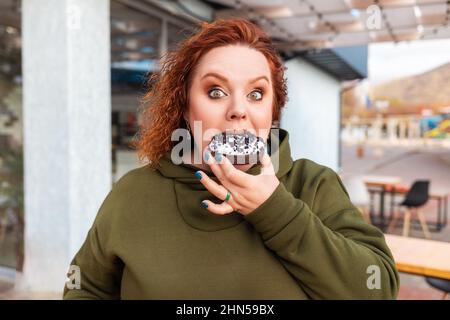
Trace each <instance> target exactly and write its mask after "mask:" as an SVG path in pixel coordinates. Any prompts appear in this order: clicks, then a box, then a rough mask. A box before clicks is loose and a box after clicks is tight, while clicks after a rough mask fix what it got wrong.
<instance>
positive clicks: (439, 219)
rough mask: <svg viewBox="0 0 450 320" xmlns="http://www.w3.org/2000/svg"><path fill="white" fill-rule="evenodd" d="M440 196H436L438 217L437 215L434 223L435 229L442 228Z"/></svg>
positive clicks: (439, 229)
mask: <svg viewBox="0 0 450 320" xmlns="http://www.w3.org/2000/svg"><path fill="white" fill-rule="evenodd" d="M441 215H442V197H439V198H438V217H437V224H436V229H437V231H441V229H442V218H441Z"/></svg>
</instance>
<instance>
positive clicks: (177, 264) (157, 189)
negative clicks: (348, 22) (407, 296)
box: [64, 20, 399, 299]
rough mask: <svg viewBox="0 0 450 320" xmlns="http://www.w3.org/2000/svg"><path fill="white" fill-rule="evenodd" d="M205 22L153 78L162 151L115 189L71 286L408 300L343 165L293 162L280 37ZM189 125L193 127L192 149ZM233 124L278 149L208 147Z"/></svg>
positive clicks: (155, 138) (150, 150)
mask: <svg viewBox="0 0 450 320" xmlns="http://www.w3.org/2000/svg"><path fill="white" fill-rule="evenodd" d="M201 27H202V28H201V30H200V31H199V32H198V33H196V34H195V35H193V36H191V37H190V38H188V39H186V40H185V41H184V42H183V43H181V44H180V45H179V47H178V48H177V49H176V50H175V51H173V52H170V53H168V55H167V56H166V57H165V59H164V60H163V64H162V67H161V72H159V73H158V74H155V75H154V76H153V77H152V78H151V81H150V84H151V86H150V89H149V92H148V94H147V97H146V98H147V99H145V101H148V104H149V106H148V107H147V108H146V109H145V111H144V113H143V118H142V119H143V121H142V125H141V130H140V135H139V140H138V141H137V144H136V146H137V148H138V151H139V154H140V157H141V158H147V159H148V160H149V161H150V162H149V164H148V165H146V166H144V167H141V168H138V169H135V170H132V171H130V172H129V173H127V174H126V175H125V176H124V177H122V178H121V179H120V180H119V181H118V182H117V183H116V184H115V185H114V187H113V189H112V190H111V192H110V193H109V194H108V196H107V198H106V199H105V200H104V202H103V204H102V206H101V208H100V210H99V212H98V214H97V217H96V219H95V222H94V224H93V226H92V228H91V229H90V231H89V233H88V235H87V239H86V241H85V243H84V244H83V246H82V247H81V249H80V250H79V251H78V253H77V254H76V255H75V257H74V259H73V261H72V265H73V266H76V268H79V272H80V275H81V282H80V283H79V286H75V287H74V286H70V287H69V286H66V287H65V289H64V298H65V299H76V298H101V299H119V298H120V299H341V298H343V299H353V298H355V299H395V298H396V295H397V292H398V285H399V278H398V273H397V271H396V269H395V264H394V261H393V259H392V255H391V253H390V251H389V249H388V247H387V246H386V243H385V241H384V237H383V234H382V233H381V232H380V230H378V229H377V228H375V227H374V226H372V225H369V224H367V223H365V222H364V219H363V218H362V216H361V215H360V213H359V212H358V210H357V209H356V208H355V206H354V205H353V204H352V203H351V201H350V200H349V197H348V194H347V192H346V190H345V189H344V187H343V185H342V183H341V180H340V178H339V177H338V175H337V174H336V173H335V172H334V171H332V170H331V169H329V168H327V167H325V166H321V165H319V164H316V163H314V162H313V161H310V160H307V159H300V160H296V161H293V160H292V158H291V156H290V147H289V140H288V132H286V131H285V130H282V129H277V128H271V126H272V124H273V123H274V122H275V121H278V120H279V119H280V116H281V110H282V108H283V106H284V104H285V102H286V99H287V92H286V81H285V79H284V67H283V64H282V61H281V59H280V58H279V56H278V55H277V54H276V51H275V49H274V48H273V46H272V44H271V42H270V40H269V38H268V37H267V35H266V34H265V33H264V32H263V31H262V30H261V29H259V28H258V27H257V26H255V25H254V24H252V23H250V22H248V21H246V20H218V21H216V22H213V23H203V24H202V25H201ZM199 124H200V127H201V128H200V130H199ZM177 128H188V129H189V130H190V132H191V133H193V138H194V139H192V140H191V142H193V143H192V146H193V147H194V148H193V149H191V151H186V150H184V149H183V151H182V153H181V155H180V157H179V158H177V156H176V155H177V153H176V152H173V151H174V149H175V146H176V145H177V144H176V143H175V142H174V141H172V140H173V135H172V134H173V132H174V131H175V130H176V129H177ZM193 128H194V129H193ZM210 129H211V130H210ZM230 130H231V131H233V132H237V133H240V132H242V131H249V132H254V133H256V134H257V135H259V136H260V137H261V138H263V139H265V141H266V142H267V145H268V146H273V147H272V148H271V149H270V151H269V150H267V151H266V155H264V156H263V157H262V158H261V162H260V163H258V164H255V163H253V164H252V163H250V164H232V163H231V162H230V161H229V159H227V158H226V157H221V155H220V154H218V155H217V156H216V158H214V157H212V156H209V157H208V156H207V155H209V154H210V153H209V152H206V151H207V145H208V142H209V141H210V140H211V138H212V137H213V135H214V134H215V133H217V132H229V131H230ZM199 132H200V134H198V133H199ZM274 132H278V133H279V134H275V133H274ZM305 134H307V133H305ZM269 142H270V143H269ZM274 142H279V143H274ZM199 155H200V156H199ZM275 160H276V161H275Z"/></svg>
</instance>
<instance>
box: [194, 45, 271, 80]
mask: <svg viewBox="0 0 450 320" xmlns="http://www.w3.org/2000/svg"><path fill="white" fill-rule="evenodd" d="M208 72H216V73H220V74H222V75H224V76H226V77H227V78H229V79H243V80H245V79H253V78H256V77H258V76H262V75H265V76H267V77H268V78H269V79H270V67H269V63H268V61H267V58H266V57H265V56H264V55H263V54H262V53H261V52H259V51H258V50H256V49H252V48H249V47H246V46H241V45H228V46H224V47H217V48H214V49H211V50H210V51H208V52H207V53H206V54H205V55H203V57H202V58H201V59H200V60H199V63H198V64H197V67H196V72H195V73H196V76H197V77H200V78H201V77H202V76H203V75H205V74H206V73H208Z"/></svg>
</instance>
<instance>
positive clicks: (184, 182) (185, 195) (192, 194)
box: [157, 128, 293, 231]
mask: <svg viewBox="0 0 450 320" xmlns="http://www.w3.org/2000/svg"><path fill="white" fill-rule="evenodd" d="M267 142H268V143H267V144H268V145H269V146H270V147H271V150H269V152H268V153H269V155H270V156H271V159H272V163H273V165H274V169H275V174H276V176H277V178H278V179H280V180H281V178H282V177H284V176H285V175H286V174H287V173H288V172H289V171H290V170H291V168H292V165H293V161H292V158H291V150H290V146H289V134H288V132H287V131H286V130H284V129H281V128H272V129H271V130H270V134H269V138H268V141H267ZM277 142H279V143H277ZM170 155H171V151H169V152H167V153H166V154H165V155H164V156H163V157H162V158H161V159H160V162H159V167H158V169H157V170H158V171H159V172H160V173H161V175H162V176H164V177H166V178H169V179H173V181H174V190H175V193H176V199H177V206H178V209H179V211H180V213H181V215H182V216H183V219H184V221H185V222H186V223H187V224H189V225H190V226H191V227H193V228H196V229H199V230H203V231H219V230H223V229H227V228H230V227H233V226H236V225H237V224H239V223H241V222H242V221H243V220H244V218H243V216H242V215H241V214H240V213H238V212H232V213H230V214H227V215H224V216H220V215H216V214H213V213H210V212H209V211H208V210H207V209H204V208H203V207H202V206H201V201H202V200H211V201H212V202H215V203H221V202H222V200H220V199H218V198H217V197H215V196H213V195H212V194H211V193H210V192H209V191H208V190H207V189H206V188H205V187H204V186H203V184H202V183H201V182H200V181H199V180H198V179H197V178H196V177H195V175H194V173H195V172H196V171H198V170H200V169H199V168H197V167H195V166H193V165H191V164H186V163H181V164H179V165H177V164H174V163H173V162H172V160H171V157H170ZM203 172H204V173H205V174H207V175H208V176H209V177H210V178H211V179H213V180H214V181H216V182H218V183H219V184H220V181H219V180H218V179H217V177H216V176H215V175H214V174H213V173H212V172H211V171H204V170H203ZM260 172H261V164H254V165H253V166H252V167H251V168H250V169H249V170H247V171H246V173H247V174H251V175H258V174H259V173H260Z"/></svg>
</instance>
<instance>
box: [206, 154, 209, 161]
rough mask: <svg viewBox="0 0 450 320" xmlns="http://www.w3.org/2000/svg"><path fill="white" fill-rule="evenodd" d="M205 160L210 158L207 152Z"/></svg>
mask: <svg viewBox="0 0 450 320" xmlns="http://www.w3.org/2000/svg"><path fill="white" fill-rule="evenodd" d="M205 160H206V161H208V160H209V153H205Z"/></svg>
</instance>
